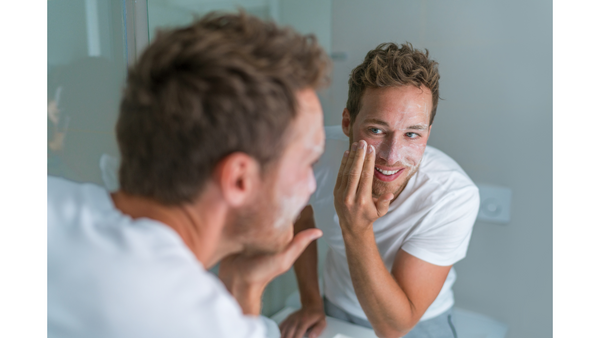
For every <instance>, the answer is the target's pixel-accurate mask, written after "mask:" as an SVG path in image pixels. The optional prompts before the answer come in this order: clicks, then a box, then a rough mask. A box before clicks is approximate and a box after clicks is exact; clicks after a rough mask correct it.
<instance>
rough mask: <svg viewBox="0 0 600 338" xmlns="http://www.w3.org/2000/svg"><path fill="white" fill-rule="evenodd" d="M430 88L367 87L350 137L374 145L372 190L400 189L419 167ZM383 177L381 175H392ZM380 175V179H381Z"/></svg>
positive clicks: (425, 129)
mask: <svg viewBox="0 0 600 338" xmlns="http://www.w3.org/2000/svg"><path fill="white" fill-rule="evenodd" d="M429 103H431V92H430V91H429V90H428V89H425V90H422V89H421V88H417V87H414V86H402V87H389V88H388V87H386V88H377V89H367V91H366V92H365V93H364V95H363V102H362V107H361V111H360V112H359V114H358V116H357V117H356V120H355V121H354V123H353V126H352V129H353V137H352V139H353V141H359V140H365V141H367V143H368V144H370V145H373V146H374V147H375V153H376V160H375V170H376V171H377V172H379V174H377V175H375V178H374V181H373V194H374V195H375V196H380V195H382V194H384V193H390V192H392V193H394V195H395V196H397V194H398V193H399V192H400V191H401V190H402V189H403V187H404V186H405V185H406V183H407V182H408V180H409V179H410V177H412V176H413V175H414V174H415V172H416V171H417V170H418V168H419V166H420V164H421V160H422V157H423V153H424V152H425V147H426V145H427V140H428V138H429V130H430V129H429V113H430V112H429V110H430V107H431V105H430V104H429ZM402 168H403V169H404V170H403V171H402V172H401V173H400V174H399V176H397V177H396V178H393V180H392V181H389V180H388V181H385V180H382V179H383V177H382V176H381V175H385V176H390V177H393V175H395V174H393V173H394V172H397V170H399V169H402ZM380 177H381V179H380Z"/></svg>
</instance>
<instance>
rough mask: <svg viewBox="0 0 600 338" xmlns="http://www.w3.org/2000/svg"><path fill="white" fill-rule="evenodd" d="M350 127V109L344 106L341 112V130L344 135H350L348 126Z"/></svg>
mask: <svg viewBox="0 0 600 338" xmlns="http://www.w3.org/2000/svg"><path fill="white" fill-rule="evenodd" d="M351 127H352V123H351V120H350V111H349V110H348V108H344V112H343V113H342V130H343V131H344V134H346V136H348V137H350V128H351Z"/></svg>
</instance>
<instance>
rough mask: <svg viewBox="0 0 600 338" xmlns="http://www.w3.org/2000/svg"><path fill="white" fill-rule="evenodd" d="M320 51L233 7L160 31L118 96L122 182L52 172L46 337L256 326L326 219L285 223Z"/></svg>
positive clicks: (315, 139)
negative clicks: (113, 184) (263, 304)
mask: <svg viewBox="0 0 600 338" xmlns="http://www.w3.org/2000/svg"><path fill="white" fill-rule="evenodd" d="M328 64H329V61H328V58H327V56H326V54H325V53H324V51H323V50H322V49H321V47H320V46H319V45H318V44H317V42H316V41H315V39H314V38H313V37H310V36H308V37H305V36H301V35H298V34H297V33H295V32H293V31H291V30H290V29H282V28H279V27H277V26H275V25H274V24H272V23H264V22H262V21H260V20H258V19H256V18H253V17H250V16H247V15H244V14H243V13H242V14H239V15H222V16H218V15H216V14H211V15H209V16H207V17H205V18H203V19H202V20H200V21H198V22H195V23H193V24H192V25H190V26H188V27H184V28H181V29H176V30H172V31H166V32H162V33H160V34H158V35H157V38H156V39H155V41H154V42H153V43H152V44H151V45H150V46H149V47H148V48H147V50H146V51H145V52H144V53H143V55H142V56H141V58H140V60H139V62H138V63H137V64H136V65H135V66H134V67H133V68H132V69H130V71H129V74H128V79H127V84H126V88H125V90H124V94H123V99H122V102H121V108H120V115H119V120H118V123H117V127H116V130H117V139H118V143H119V149H120V153H121V165H120V169H119V181H120V182H119V183H120V190H119V191H117V192H116V193H113V194H110V193H108V192H107V191H106V190H104V189H102V188H100V187H98V186H95V185H91V184H76V183H73V182H70V181H66V180H64V179H60V178H54V177H49V178H48V335H49V337H264V335H265V328H264V325H263V324H262V322H261V321H260V320H259V319H258V317H257V316H258V315H259V313H260V299H261V295H262V292H263V290H264V288H265V287H266V285H267V284H268V283H269V282H270V281H271V280H272V279H273V278H274V277H275V276H277V275H279V274H281V273H283V272H285V271H286V270H287V269H288V268H289V267H290V266H291V264H292V263H293V261H294V260H295V259H296V257H297V256H298V255H299V254H300V253H301V252H302V251H303V249H304V248H305V247H306V245H308V243H309V242H311V241H313V240H314V239H316V238H317V237H319V236H320V234H321V232H320V231H319V230H317V229H310V230H308V231H303V232H301V233H298V234H297V235H296V236H293V227H292V222H293V221H294V219H295V218H296V217H297V215H298V214H299V212H300V210H301V209H302V208H303V207H304V206H305V205H306V202H307V201H308V198H309V196H310V194H311V193H312V192H313V191H314V189H315V179H314V175H313V171H312V165H313V163H314V162H315V161H317V159H318V158H319V157H320V155H321V154H322V152H323V145H324V137H325V135H324V131H323V124H322V110H321V106H320V103H319V101H318V98H317V96H316V94H315V90H316V89H317V88H319V87H320V86H321V85H323V84H324V82H325V81H326V78H327V72H328ZM217 262H221V265H220V269H219V278H220V279H221V281H219V279H217V278H216V277H214V276H213V275H211V274H210V273H209V272H207V271H206V270H207V269H208V268H210V267H212V266H214V265H215V264H216V263H217Z"/></svg>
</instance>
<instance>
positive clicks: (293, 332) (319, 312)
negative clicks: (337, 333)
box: [279, 303, 327, 338]
mask: <svg viewBox="0 0 600 338" xmlns="http://www.w3.org/2000/svg"><path fill="white" fill-rule="evenodd" d="M325 326H327V322H326V321H325V310H324V309H323V304H322V303H321V304H320V305H315V306H312V307H305V306H302V308H301V309H300V310H298V311H296V312H294V313H292V314H291V315H289V316H288V317H287V318H286V319H285V320H284V321H283V322H281V324H280V325H279V327H280V328H281V338H302V337H304V333H308V337H309V338H317V337H318V336H319V335H320V334H321V332H323V329H325Z"/></svg>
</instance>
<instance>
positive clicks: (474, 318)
mask: <svg viewBox="0 0 600 338" xmlns="http://www.w3.org/2000/svg"><path fill="white" fill-rule="evenodd" d="M300 306H301V305H300V294H299V293H298V290H296V291H294V293H292V294H291V295H289V296H288V298H287V299H286V301H285V308H284V309H283V310H281V311H279V312H277V313H276V314H275V315H273V316H272V317H271V319H273V320H274V321H275V322H276V323H277V324H279V323H281V322H282V321H283V320H284V319H285V318H287V316H289V315H290V314H291V313H292V312H294V311H296V310H298V309H299V308H300ZM452 321H453V322H454V327H455V328H456V334H457V336H458V337H460V338H505V337H506V332H507V331H508V326H507V325H506V324H504V323H502V322H499V321H497V320H495V319H493V318H490V317H488V316H485V315H482V314H479V313H476V312H472V311H469V310H465V309H461V308H457V307H454V308H453V309H452ZM371 337H376V336H375V331H373V330H371V329H368V328H366V327H362V326H358V325H354V324H350V323H348V322H345V321H341V320H339V319H336V318H331V317H327V327H326V328H325V330H323V333H322V334H321V335H320V336H319V338H371Z"/></svg>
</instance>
